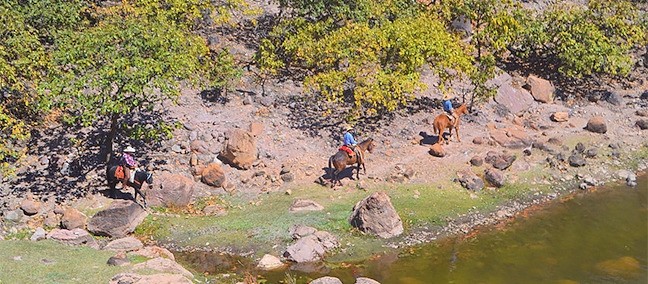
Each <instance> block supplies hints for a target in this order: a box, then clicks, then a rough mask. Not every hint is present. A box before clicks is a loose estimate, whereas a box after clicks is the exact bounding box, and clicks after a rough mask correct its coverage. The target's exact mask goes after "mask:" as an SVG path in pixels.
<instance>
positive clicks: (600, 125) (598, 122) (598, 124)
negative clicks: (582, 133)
mask: <svg viewBox="0 0 648 284" xmlns="http://www.w3.org/2000/svg"><path fill="white" fill-rule="evenodd" d="M585 129H586V130H588V131H590V132H594V133H601V134H603V133H606V132H607V124H605V119H604V118H603V117H601V116H595V117H592V118H590V120H589V121H587V125H586V126H585Z"/></svg>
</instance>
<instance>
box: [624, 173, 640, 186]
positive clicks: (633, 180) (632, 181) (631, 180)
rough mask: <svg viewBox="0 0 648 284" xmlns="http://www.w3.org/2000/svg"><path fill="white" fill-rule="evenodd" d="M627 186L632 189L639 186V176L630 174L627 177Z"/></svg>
mask: <svg viewBox="0 0 648 284" xmlns="http://www.w3.org/2000/svg"><path fill="white" fill-rule="evenodd" d="M626 185H628V186H630V187H635V186H637V175H635V173H633V172H631V173H630V174H628V177H626Z"/></svg>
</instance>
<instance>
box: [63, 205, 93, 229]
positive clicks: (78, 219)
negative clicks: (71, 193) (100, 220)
mask: <svg viewBox="0 0 648 284" xmlns="http://www.w3.org/2000/svg"><path fill="white" fill-rule="evenodd" d="M87 222H88V217H87V216H86V215H85V214H83V213H81V212H80V211H79V210H76V209H74V208H72V207H67V208H65V210H64V211H63V217H62V218H61V227H62V228H63V229H68V230H72V229H76V228H81V229H85V226H86V223H87Z"/></svg>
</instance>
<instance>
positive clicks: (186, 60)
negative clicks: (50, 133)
mask: <svg viewBox="0 0 648 284" xmlns="http://www.w3.org/2000/svg"><path fill="white" fill-rule="evenodd" d="M120 8H122V9H119V10H115V11H116V13H105V14H102V15H100V16H101V18H100V21H99V22H98V23H97V24H96V25H95V26H92V27H90V28H88V29H84V30H80V31H71V30H68V31H64V32H61V34H60V36H59V37H58V38H57V46H56V50H54V52H53V61H54V65H55V68H54V69H53V70H56V71H53V72H52V73H50V74H49V75H50V76H49V77H50V80H49V82H48V83H47V84H44V85H43V86H42V87H43V90H44V91H45V92H44V93H45V94H47V95H46V97H45V100H43V101H42V102H41V103H42V106H43V107H46V108H49V109H51V108H53V107H57V108H60V109H64V110H65V111H66V112H65V116H64V119H65V121H66V122H67V123H70V124H75V125H81V126H95V127H99V126H100V125H101V124H100V123H101V122H103V121H105V120H107V121H108V123H109V129H110V130H109V131H108V133H107V136H106V139H105V144H104V146H106V147H105V150H106V152H105V154H106V155H107V154H109V153H111V152H112V142H113V140H114V138H115V136H116V134H117V133H118V132H120V131H128V132H130V133H134V134H147V135H148V136H147V137H135V138H150V139H156V138H163V137H164V136H165V135H169V134H170V131H169V130H170V128H169V124H168V123H165V122H164V121H157V122H158V123H157V124H156V125H148V126H147V125H139V124H135V125H122V122H121V119H123V118H124V117H130V118H134V117H137V116H138V115H140V114H141V113H145V112H152V111H153V110H154V109H155V107H156V106H158V104H159V103H160V102H161V101H163V100H165V99H171V100H173V99H175V98H176V97H177V96H178V95H179V82H180V81H181V80H187V82H189V83H191V84H197V83H200V82H199V81H198V79H197V78H200V76H199V75H200V74H204V73H205V72H204V68H203V67H204V66H205V65H204V64H201V59H205V58H206V57H207V55H208V49H207V46H206V43H205V41H204V39H202V38H200V37H199V36H196V35H193V34H191V33H189V32H188V31H187V30H185V29H183V28H182V25H178V24H176V22H173V21H168V20H167V18H165V17H141V16H138V14H137V13H134V12H131V13H126V12H124V11H129V9H134V8H132V7H128V6H126V7H120ZM109 12H112V11H109ZM122 126H124V128H122ZM144 127H152V129H146V131H144V130H143V129H142V128H144Z"/></svg>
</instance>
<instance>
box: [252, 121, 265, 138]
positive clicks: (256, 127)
mask: <svg viewBox="0 0 648 284" xmlns="http://www.w3.org/2000/svg"><path fill="white" fill-rule="evenodd" d="M261 133H263V123H261V122H252V123H250V134H252V136H254V137H258V136H259V135H261Z"/></svg>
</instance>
